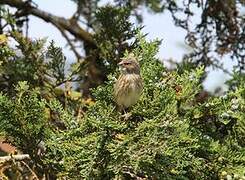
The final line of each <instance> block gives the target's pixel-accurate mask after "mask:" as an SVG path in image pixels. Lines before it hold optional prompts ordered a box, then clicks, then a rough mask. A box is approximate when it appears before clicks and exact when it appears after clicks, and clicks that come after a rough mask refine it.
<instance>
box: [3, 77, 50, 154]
mask: <svg viewBox="0 0 245 180" xmlns="http://www.w3.org/2000/svg"><path fill="white" fill-rule="evenodd" d="M15 89H16V97H15V98H14V99H11V98H9V97H8V96H6V95H4V94H1V95H0V131H4V132H5V135H6V136H7V137H8V138H9V140H10V141H11V143H13V144H14V145H15V146H16V147H17V148H18V149H20V150H22V151H24V152H27V153H30V154H31V155H33V154H35V152H36V151H37V145H38V144H39V143H40V142H41V141H42V140H43V139H44V137H45V136H46V135H47V134H48V131H49V128H48V127H47V123H48V119H47V118H45V116H44V112H45V104H46V103H45V101H44V100H40V98H39V97H38V92H37V90H29V86H28V85H27V83H26V82H20V83H19V84H18V86H17V87H16V88H15Z"/></svg>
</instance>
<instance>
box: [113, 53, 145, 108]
mask: <svg viewBox="0 0 245 180" xmlns="http://www.w3.org/2000/svg"><path fill="white" fill-rule="evenodd" d="M119 66H120V67H121V75H120V76H119V78H118V80H117V81H116V83H115V85H114V97H115V101H116V103H117V105H118V106H119V107H120V108H122V109H126V108H128V107H130V106H132V105H134V104H135V103H136V102H137V101H138V99H139V97H140V95H141V92H142V90H143V83H142V79H141V76H140V66H139V63H138V62H137V60H136V59H135V58H134V57H133V56H132V55H131V56H129V58H128V59H123V60H122V61H121V62H120V63H119Z"/></svg>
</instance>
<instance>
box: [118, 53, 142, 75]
mask: <svg viewBox="0 0 245 180" xmlns="http://www.w3.org/2000/svg"><path fill="white" fill-rule="evenodd" d="M118 65H119V67H120V70H121V72H122V73H123V74H140V66H139V63H138V62H137V60H136V59H135V57H132V56H131V57H128V58H122V61H121V62H120V63H118Z"/></svg>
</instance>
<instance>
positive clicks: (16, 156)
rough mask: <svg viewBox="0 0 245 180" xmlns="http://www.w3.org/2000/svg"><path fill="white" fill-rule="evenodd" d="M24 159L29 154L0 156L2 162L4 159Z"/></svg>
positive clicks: (28, 157)
mask: <svg viewBox="0 0 245 180" xmlns="http://www.w3.org/2000/svg"><path fill="white" fill-rule="evenodd" d="M24 159H30V156H29V154H21V155H11V156H2V157H0V163H4V162H6V161H11V160H16V161H22V160H24Z"/></svg>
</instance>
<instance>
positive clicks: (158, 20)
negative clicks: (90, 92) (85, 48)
mask: <svg viewBox="0 0 245 180" xmlns="http://www.w3.org/2000/svg"><path fill="white" fill-rule="evenodd" d="M34 2H35V3H36V4H37V5H38V7H39V8H40V9H42V10H46V11H49V12H52V13H53V14H55V15H58V16H63V17H67V18H68V17H71V16H72V14H73V12H74V11H75V9H76V5H75V4H74V3H73V2H72V1H70V0H52V1H50V0H34ZM105 2H106V1H105ZM197 14H198V12H197ZM143 16H144V23H143V24H144V26H145V28H144V29H143V31H144V32H145V33H148V36H147V38H148V39H149V40H151V39H155V38H158V39H163V43H162V45H161V47H160V50H159V53H158V56H159V58H160V59H161V60H164V59H169V58H172V59H174V60H176V61H180V60H181V58H182V56H183V54H184V53H186V48H183V47H181V44H183V43H184V37H185V31H184V30H183V29H181V28H177V27H176V26H174V24H173V21H172V18H171V15H170V14H169V13H168V12H167V11H166V12H165V13H163V14H157V15H156V14H150V13H149V12H147V11H146V10H145V11H144V13H143ZM193 21H194V22H193V23H197V22H198V21H199V16H198V15H197V16H195V18H194V19H193ZM29 32H30V33H29V35H30V36H31V37H33V38H44V37H46V38H48V41H51V40H54V41H55V43H56V44H57V45H58V46H60V47H62V48H63V49H64V53H65V55H66V56H67V58H68V59H69V60H72V59H75V58H74V55H73V53H72V52H71V50H69V48H68V47H65V45H66V40H65V39H64V38H63V37H62V35H61V34H60V32H59V31H58V30H57V29H56V28H55V27H54V26H52V25H51V24H48V23H46V22H44V21H42V20H40V19H38V18H36V17H33V16H32V17H31V18H30V26H29ZM226 67H231V65H230V64H226ZM225 79H227V76H225V75H224V74H223V73H222V72H220V71H212V72H211V73H210V75H209V76H208V78H207V81H206V82H205V83H204V85H205V87H206V88H207V89H208V90H210V91H213V90H214V89H215V88H216V87H217V86H219V85H220V84H222V83H223V82H224V81H225Z"/></svg>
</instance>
